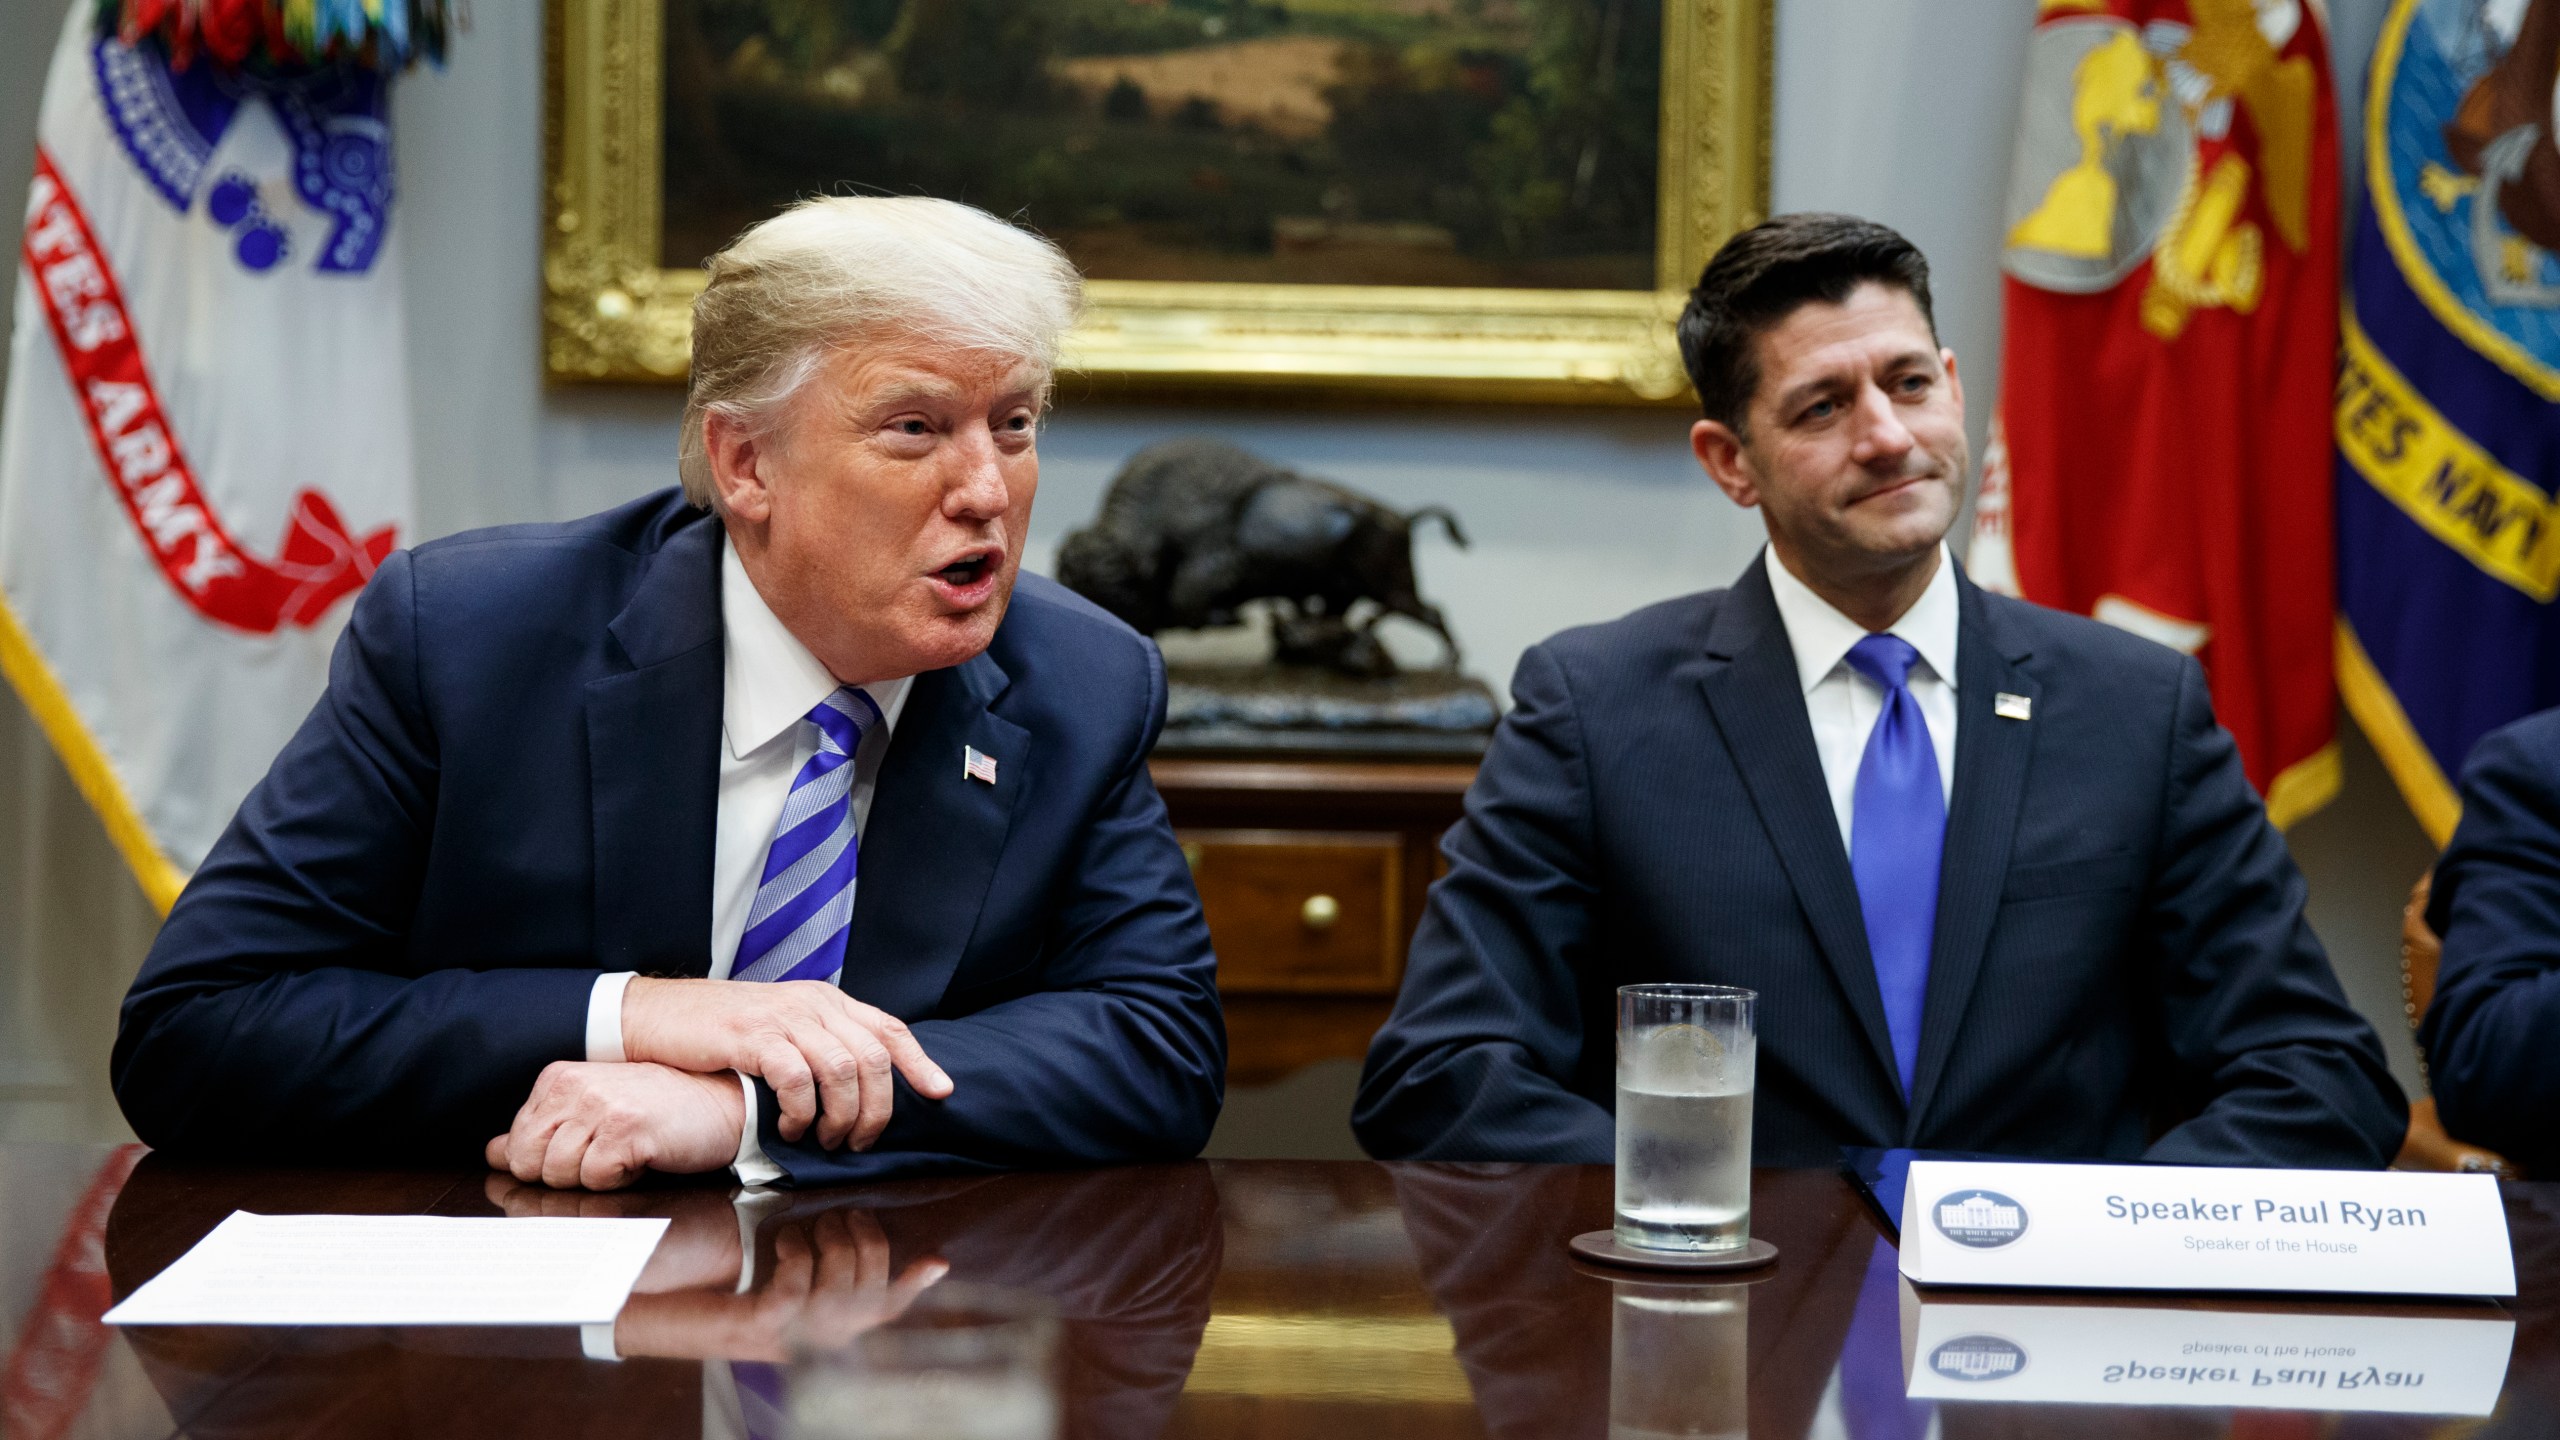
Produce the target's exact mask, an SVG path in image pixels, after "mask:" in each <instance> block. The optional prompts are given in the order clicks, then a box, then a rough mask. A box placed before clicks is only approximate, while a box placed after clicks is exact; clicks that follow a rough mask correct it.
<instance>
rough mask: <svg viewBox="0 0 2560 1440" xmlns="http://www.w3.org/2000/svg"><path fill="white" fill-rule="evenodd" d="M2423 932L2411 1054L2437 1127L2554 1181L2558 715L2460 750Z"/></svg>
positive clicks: (2559, 969) (2557, 1157) (2559, 1094)
mask: <svg viewBox="0 0 2560 1440" xmlns="http://www.w3.org/2000/svg"><path fill="white" fill-rule="evenodd" d="M2427 923H2428V924H2429V925H2431V926H2433V927H2434V928H2435V932H2436V933H2437V934H2438V935H2441V936H2443V937H2444V958H2443V960H2442V961H2441V962H2440V964H2439V968H2438V970H2437V972H2436V998H2435V1001H2434V1003H2432V1004H2430V1005H2429V1006H2428V1007H2427V1019H2426V1026H2425V1028H2424V1029H2422V1030H2421V1031H2420V1032H2419V1034H2418V1043H2419V1044H2420V1045H2421V1046H2423V1047H2424V1048H2425V1050H2426V1052H2427V1060H2428V1070H2429V1078H2430V1079H2431V1080H2432V1081H2433V1082H2434V1088H2435V1095H2436V1104H2437V1106H2438V1107H2439V1108H2440V1109H2441V1110H2442V1111H2443V1114H2444V1123H2445V1128H2446V1129H2448V1130H2451V1131H2452V1132H2453V1133H2455V1134H2457V1135H2460V1136H2461V1137H2462V1138H2464V1139H2465V1140H2470V1141H2473V1142H2475V1143H2477V1144H2481V1145H2491V1146H2495V1147H2496V1148H2497V1149H2498V1150H2500V1151H2501V1152H2503V1153H2504V1154H2505V1155H2506V1156H2507V1157H2508V1158H2509V1159H2512V1160H2514V1161H2515V1162H2516V1163H2517V1164H2519V1165H2522V1166H2523V1167H2524V1168H2525V1172H2526V1173H2527V1174H2529V1175H2531V1176H2533V1177H2534V1178H2536V1179H2539V1180H2548V1179H2551V1178H2552V1177H2554V1176H2555V1175H2560V1051H2552V1050H2546V1049H2544V1048H2543V1046H2544V1044H2546V1043H2548V1038H2547V1037H2549V1036H2551V1035H2553V1034H2555V1033H2560V710H2545V711H2543V712H2541V713H2540V714H2537V715H2528V716H2526V717H2525V718H2524V719H2522V720H2518V721H2516V722H2515V723H2514V724H2511V725H2508V726H2506V727H2504V728H2502V729H2498V730H2493V731H2491V732H2489V734H2487V735H2486V736H2484V737H2482V738H2481V741H2480V743H2479V744H2477V745H2475V746H2473V747H2472V749H2471V758H2470V759H2468V760H2466V761H2464V762H2463V766H2462V823H2461V824H2460V825H2458V826H2456V827H2455V828H2454V832H2453V843H2452V844H2450V845H2447V846H2446V847H2445V851H2444V858H2443V859H2441V860H2438V861H2437V862H2436V878H2435V888H2434V889H2433V890H2432V891H2431V892H2430V893H2429V895H2428V899H2427Z"/></svg>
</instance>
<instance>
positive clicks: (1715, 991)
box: [1618, 982, 1760, 1000]
mask: <svg viewBox="0 0 2560 1440" xmlns="http://www.w3.org/2000/svg"><path fill="white" fill-rule="evenodd" d="M1618 994H1619V995H1620V996H1622V997H1624V996H1633V997H1635V998H1637V999H1639V1000H1757V999H1759V998H1760V992H1759V991H1757V990H1746V989H1743V988H1742V987H1741V986H1739V985H1686V984H1673V983H1670V982H1662V983H1655V984H1644V985H1621V986H1619V987H1618Z"/></svg>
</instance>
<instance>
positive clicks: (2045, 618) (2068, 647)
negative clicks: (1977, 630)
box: [1977, 590, 2187, 685]
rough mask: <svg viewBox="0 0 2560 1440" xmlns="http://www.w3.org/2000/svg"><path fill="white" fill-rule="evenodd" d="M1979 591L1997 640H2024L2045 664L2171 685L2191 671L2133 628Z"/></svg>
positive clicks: (2179, 656)
mask: <svg viewBox="0 0 2560 1440" xmlns="http://www.w3.org/2000/svg"><path fill="white" fill-rule="evenodd" d="M1977 593H1978V594H1980V595H1981V597H1982V606H1983V618H1984V620H1985V621H1986V622H1988V623H1989V624H1990V626H1991V627H1992V630H1993V633H1994V635H1995V637H1996V638H1997V639H1999V640H2001V641H2004V642H2024V644H2025V646H2026V647H2028V648H2031V649H2032V650H2033V651H2034V652H2035V653H2034V660H2035V662H2037V663H2038V664H2039V665H2040V666H2048V667H2050V666H2060V667H2066V668H2067V667H2076V666H2088V667H2091V668H2093V669H2096V670H2098V671H2101V672H2103V673H2105V674H2108V675H2111V676H2120V677H2124V678H2128V679H2133V680H2137V681H2142V682H2152V683H2163V684H2171V685H2174V684H2175V683H2176V682H2177V679H2178V675H2179V672H2180V671H2181V670H2183V669H2184V668H2185V662H2186V659H2187V657H2186V656H2185V655H2184V654H2182V653H2180V652H2179V651H2176V650H2173V649H2171V648H2169V647H2168V646H2166V645H2163V644H2161V643H2160V642H2159V641H2157V640H2146V639H2144V638H2143V637H2142V636H2139V635H2136V634H2134V633H2133V632H2132V631H2130V630H2123V629H2119V628H2117V627H2116V626H2113V625H2109V624H2106V623H2105V622H2103V621H2099V620H2092V619H2090V618H2089V617H2088V616H2086V615H2074V614H2072V613H2071V612H2069V611H2067V610H2055V609H2052V608H2050V607H2048V606H2043V605H2038V604H2035V603H2034V602H2032V601H2027V600H2018V599H2013V598H2011V597H2009V596H2007V595H1995V594H1993V593H1992V592H1990V591H1988V590H1982V591H1978V592H1977Z"/></svg>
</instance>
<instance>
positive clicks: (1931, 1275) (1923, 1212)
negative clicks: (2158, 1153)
mask: <svg viewBox="0 0 2560 1440" xmlns="http://www.w3.org/2000/svg"><path fill="white" fill-rule="evenodd" d="M1902 1273H1903V1274H1905V1275H1908V1276H1910V1277H1911V1278H1912V1279H1914V1280H1916V1281H1919V1282H1920V1283H1922V1284H1924V1285H2018V1286H2035V1287H2042V1288H2051V1289H2063V1290H2300V1291H2315V1290H2326V1291H2338V1292H2342V1293H2346V1294H2353V1295H2513V1294H2514V1293H2516V1270H2515V1258H2514V1255H2513V1253H2512V1252H2511V1251H2510V1250H2509V1249H2508V1246H2507V1215H2506V1210H2505V1207H2504V1206H2502V1205H2501V1204H2500V1203H2499V1199H2498V1182H2497V1181H2495V1180H2493V1179H2491V1178H2490V1177H2488V1176H2486V1175H2407V1174H2400V1173H2397V1172H2393V1171H2375V1170H2217V1169H2206V1168H2192V1169H2191V1168H2186V1167H2178V1166H2167V1165H2028V1164H1990V1163H1976V1162H1972V1161H1954V1160H1914V1161H1912V1162H1911V1178H1910V1181H1909V1183H1908V1184H1907V1186H1906V1187H1905V1189H1904V1191H1903V1196H1902Z"/></svg>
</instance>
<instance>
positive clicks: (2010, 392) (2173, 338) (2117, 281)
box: [1969, 0, 2338, 825]
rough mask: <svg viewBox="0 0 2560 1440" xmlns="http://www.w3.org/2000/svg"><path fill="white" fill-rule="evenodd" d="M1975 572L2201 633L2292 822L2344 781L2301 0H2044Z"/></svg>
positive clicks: (2325, 207)
mask: <svg viewBox="0 0 2560 1440" xmlns="http://www.w3.org/2000/svg"><path fill="white" fill-rule="evenodd" d="M2006 223H2007V229H2006V232H2005V241H2004V245H2003V248H2002V252H2001V268H2002V270H2003V271H2004V272H2005V274H2006V277H2007V278H2006V280H2005V281H2004V285H2003V289H2004V294H2005V300H2006V304H2007V321H2006V333H2005V335H2004V337H2003V346H2002V357H2001V391H2000V405H1999V410H1998V412H1997V413H1996V414H1995V415H1994V417H1993V420H1992V427H1993V428H1992V437H1991V444H1990V447H1989V450H1988V452H1987V453H1986V455H1985V456H1984V461H1983V485H1982V496H1981V499H1980V501H1979V502H1978V503H1977V506H1976V512H1975V525H1974V537H1973V546H1972V550H1971V552H1970V555H1969V560H1970V569H1971V573H1972V574H1973V575H1974V577H1975V578H1976V579H1977V580H1979V581H1981V582H1982V583H1983V584H1985V585H1987V586H1989V587H1991V588H1993V589H1998V590H2006V591H2008V592H2009V593H2012V594H2020V595H2024V596H2025V597H2026V598H2027V599H2030V600H2033V601H2037V602H2039V603H2041V604H2046V605H2052V606H2055V607H2057V608H2060V609H2065V610H2073V611H2077V612H2079V613H2081V614H2083V615H2093V616H2095V617H2097V618H2098V619H2100V620H2103V621H2106V622H2108V623H2110V624H2114V625H2119V626H2121V627H2123V628H2125V629H2127V630H2131V631H2133V632H2134V633H2136V634H2140V635H2144V636H2147V637H2149V638H2151V639H2154V640H2157V641H2160V642H2161V643H2163V644H2166V645H2170V646H2173V647H2175V648H2177V649H2180V650H2183V651H2186V652H2187V653H2189V654H2192V655H2194V656H2196V657H2197V658H2198V659H2199V660H2200V661H2202V663H2203V665H2204V669H2205V674H2206V676H2207V677H2208V678H2209V679H2210V681H2211V683H2212V687H2213V703H2214V710H2215V713H2216V715H2217V716H2218V717H2219V718H2220V719H2221V721H2222V723H2223V725H2224V726H2226V727H2228V728H2229V729H2230V731H2231V733H2232V734H2233V735H2234V736H2235V737H2237V738H2238V740H2239V743H2240V753H2241V756H2242V758H2243V760H2244V761H2245V762H2246V763H2247V766H2248V772H2249V780H2250V783H2252V784H2254V785H2256V786H2257V787H2258V789H2259V792H2260V793H2261V794H2263V795H2265V796H2266V798H2267V809H2268V813H2269V814H2270V815H2271V816H2272V817H2273V818H2274V819H2275V821H2276V823H2277V824H2279V825H2284V824H2289V823H2291V822H2292V821H2293V820H2295V819H2298V818H2300V817H2301V816H2303V815H2307V814H2309V813H2310V812H2312V811H2313V810H2316V809H2318V808H2319V807H2320V806H2321V805H2322V804H2324V803H2326V802H2327V800H2328V799H2329V797H2330V796H2331V795H2333V794H2334V793H2336V790H2337V786H2338V757H2337V749H2336V747H2335V745H2334V744H2333V723H2334V721H2333V716H2334V705H2333V701H2332V691H2331V678H2330V630H2331V603H2332V596H2331V554H2330V495H2331V488H2332V485H2333V484H2334V477H2333V475H2332V473H2331V469H2330V434H2329V430H2330V409H2331V394H2330V391H2331V384H2332V380H2333V377H2334V375H2335V373H2336V355H2337V338H2338V318H2337V315H2338V311H2337V307H2338V238H2337V237H2338V154H2337V119H2336V102H2335V99H2334V97H2333V95H2332V92H2331V89H2330V79H2329V52H2328V40H2327V37H2326V36H2325V35H2324V34H2323V33H2322V28H2321V22H2320V17H2319V14H2318V12H2317V11H2316V10H2315V9H2314V8H2313V7H2312V6H2310V5H2308V4H2306V3H2304V0H2044V3H2043V6H2042V8H2041V12H2040V13H2039V15H2038V16H2037V19H2036V29H2035V35H2034V38H2033V39H2032V41H2031V42H2030V44H2029V46H2028V51H2027V75H2026V85H2025V94H2024V101H2023V104H2022V106H2021V112H2020V117H2019V125H2018V140H2017V153H2016V155H2015V157H2014V160H2013V163H2012V166H2011V170H2010V180H2009V202H2008V214H2007V217H2006Z"/></svg>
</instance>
